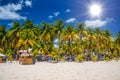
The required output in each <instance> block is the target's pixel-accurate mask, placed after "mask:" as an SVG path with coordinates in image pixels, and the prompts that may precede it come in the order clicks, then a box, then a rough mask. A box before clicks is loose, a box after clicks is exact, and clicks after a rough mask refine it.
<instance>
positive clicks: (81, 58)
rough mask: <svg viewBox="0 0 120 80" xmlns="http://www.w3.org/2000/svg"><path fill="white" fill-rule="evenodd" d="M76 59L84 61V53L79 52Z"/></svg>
mask: <svg viewBox="0 0 120 80" xmlns="http://www.w3.org/2000/svg"><path fill="white" fill-rule="evenodd" d="M75 60H78V61H79V62H82V61H84V54H79V55H78V56H77V57H76V59H75Z"/></svg>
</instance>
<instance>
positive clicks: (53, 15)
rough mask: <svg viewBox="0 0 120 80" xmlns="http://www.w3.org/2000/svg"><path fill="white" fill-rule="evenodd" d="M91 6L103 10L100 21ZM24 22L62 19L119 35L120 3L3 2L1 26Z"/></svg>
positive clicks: (115, 0)
mask: <svg viewBox="0 0 120 80" xmlns="http://www.w3.org/2000/svg"><path fill="white" fill-rule="evenodd" d="M92 4H99V5H100V6H101V7H102V12H101V16H100V17H92V16H91V15H90V13H89V8H90V6H91V5H92ZM25 19H30V20H33V21H34V23H37V24H40V23H41V22H44V21H46V22H54V21H56V20H58V19H62V20H63V21H64V22H66V23H67V24H73V25H74V24H76V23H78V22H83V23H84V24H85V25H86V27H87V26H92V27H100V28H102V29H109V30H111V31H112V32H113V33H115V34H116V33H117V32H118V31H120V0H0V24H5V25H6V26H7V27H10V26H11V23H12V22H13V21H19V22H23V21H24V20H25Z"/></svg>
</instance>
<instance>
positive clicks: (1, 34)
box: [0, 25, 7, 54]
mask: <svg viewBox="0 0 120 80" xmlns="http://www.w3.org/2000/svg"><path fill="white" fill-rule="evenodd" d="M6 36H7V31H6V28H5V26H4V25H1V26H0V48H2V53H3V54H4V53H5V48H6V42H7V39H6V38H7V37H6Z"/></svg>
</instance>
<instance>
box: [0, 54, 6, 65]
mask: <svg viewBox="0 0 120 80" xmlns="http://www.w3.org/2000/svg"><path fill="white" fill-rule="evenodd" d="M4 56H5V55H3V54H0V63H3V62H5V61H4Z"/></svg>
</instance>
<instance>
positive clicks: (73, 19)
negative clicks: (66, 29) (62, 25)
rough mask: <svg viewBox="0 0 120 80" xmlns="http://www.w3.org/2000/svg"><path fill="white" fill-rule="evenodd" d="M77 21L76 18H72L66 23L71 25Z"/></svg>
mask: <svg viewBox="0 0 120 80" xmlns="http://www.w3.org/2000/svg"><path fill="white" fill-rule="evenodd" d="M75 20H76V19H75V18H70V19H68V20H66V23H71V22H74V21H75Z"/></svg>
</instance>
